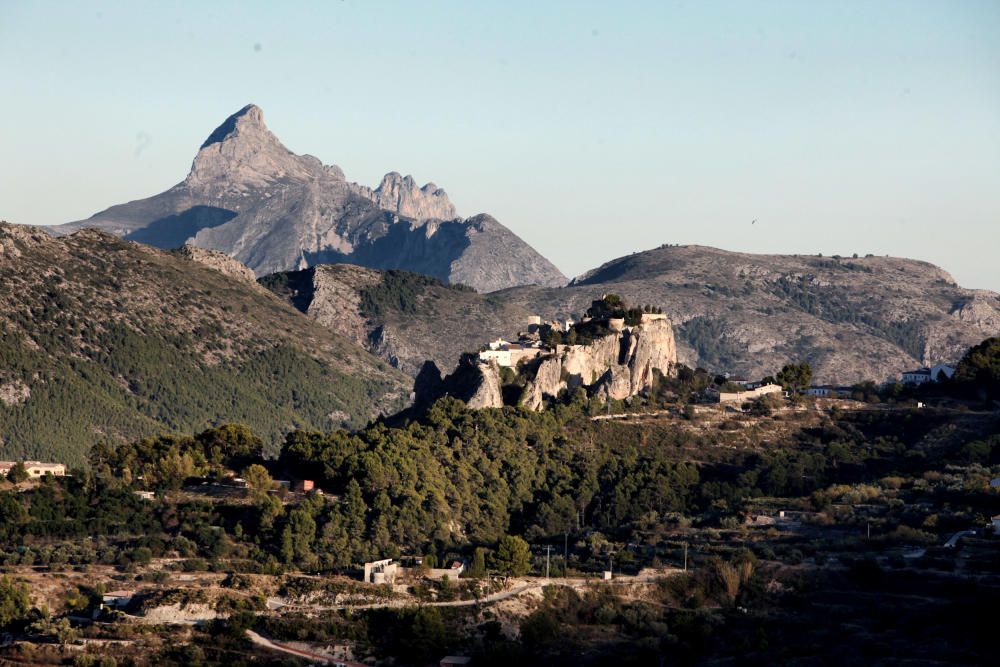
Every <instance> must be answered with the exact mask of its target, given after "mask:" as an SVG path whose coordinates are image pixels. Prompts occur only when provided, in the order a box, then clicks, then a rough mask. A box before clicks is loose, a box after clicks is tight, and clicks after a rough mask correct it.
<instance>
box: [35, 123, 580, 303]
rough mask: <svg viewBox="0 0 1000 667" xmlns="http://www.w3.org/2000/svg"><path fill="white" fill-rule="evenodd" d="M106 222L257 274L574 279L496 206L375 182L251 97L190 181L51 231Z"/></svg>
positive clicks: (524, 281)
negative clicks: (368, 270)
mask: <svg viewBox="0 0 1000 667" xmlns="http://www.w3.org/2000/svg"><path fill="white" fill-rule="evenodd" d="M88 227H92V228H97V229H102V230H105V231H109V232H111V233H114V234H117V235H119V236H123V237H125V238H127V239H129V240H133V241H140V242H142V243H148V244H150V245H153V246H156V247H159V248H168V249H169V248H176V247H178V246H181V245H183V244H184V243H185V242H188V241H190V242H191V243H193V244H194V245H196V246H200V247H203V248H210V249H215V250H220V251H222V252H225V253H226V254H228V255H231V256H232V257H235V258H236V259H238V260H240V261H241V262H243V263H244V264H246V265H247V266H249V267H250V268H251V269H253V270H254V272H255V273H256V274H257V275H258V276H261V275H266V274H270V273H275V272H278V271H288V270H297V269H303V268H306V267H308V266H312V265H314V264H319V263H336V262H350V263H352V264H360V265H363V266H369V267H373V268H377V269H406V270H409V271H416V272H419V273H424V274H426V275H430V276H434V277H436V278H438V279H439V280H442V281H444V282H451V283H463V284H467V285H472V286H473V287H475V288H476V289H478V290H480V291H484V292H488V291H493V290H498V289H502V288H505V287H511V286H515V285H528V284H538V285H563V284H565V283H566V278H565V276H563V275H562V274H561V273H560V272H559V270H558V269H556V267H555V266H553V265H552V264H551V263H550V262H549V261H548V260H546V259H545V258H544V257H542V256H541V255H539V254H538V253H537V252H536V251H535V250H534V249H533V248H531V246H529V245H528V244H527V243H525V242H524V241H522V240H521V239H520V238H518V237H517V236H516V235H515V234H514V233H513V232H511V231H510V230H509V229H507V228H506V227H504V226H503V225H501V224H500V223H499V222H497V221H496V220H495V219H493V218H492V217H490V216H489V215H486V214H480V215H476V216H474V217H471V218H467V219H464V220H463V219H461V218H459V217H457V215H456V213H455V208H454V206H453V205H452V204H451V202H450V201H449V199H448V195H447V194H446V193H445V191H444V190H442V189H441V188H438V187H437V186H436V185H434V184H433V183H428V184H426V185H424V186H422V187H418V186H417V184H416V183H415V182H414V180H413V178H412V177H410V176H401V175H400V174H398V173H396V172H390V173H388V174H386V175H385V177H383V179H382V182H381V183H380V184H379V186H378V187H377V188H375V189H372V188H368V187H366V186H363V185H358V184H357V183H351V182H348V181H347V180H346V179H345V178H344V172H343V171H342V170H341V169H340V167H337V166H335V165H324V164H323V163H321V162H320V161H319V160H318V159H317V158H315V157H313V156H311V155H296V154H295V153H292V152H291V151H289V150H288V149H287V148H285V147H284V146H283V145H282V144H281V142H280V141H279V140H278V138H277V137H276V136H274V134H272V133H271V132H270V131H269V130H268V129H267V127H266V126H265V125H264V115H263V112H262V111H261V110H260V108H258V107H256V106H254V105H252V104H251V105H248V106H246V107H244V108H243V109H240V110H239V111H238V112H236V113H235V114H233V115H232V116H230V117H229V118H227V119H226V120H225V121H224V122H223V123H222V125H220V126H219V127H218V128H216V129H215V131H213V132H212V133H211V134H210V135H209V137H208V139H206V140H205V142H204V143H203V144H202V146H201V148H200V149H199V151H198V153H197V155H196V156H195V158H194V162H193V164H192V166H191V171H190V172H189V173H188V175H187V177H186V178H185V179H184V180H183V181H182V182H181V183H178V184H177V185H175V186H174V187H172V188H170V189H169V190H167V191H165V192H162V193H160V194H158V195H155V196H153V197H149V198H147V199H141V200H138V201H132V202H128V203H126V204H121V205H118V206H112V207H111V208H108V209H106V210H104V211H101V212H99V213H96V214H95V215H93V216H92V217H90V218H88V219H87V220H81V221H77V222H71V223H67V224H65V225H61V226H59V227H55V228H51V230H50V231H52V232H54V233H68V232H72V231H75V230H78V229H83V228H88Z"/></svg>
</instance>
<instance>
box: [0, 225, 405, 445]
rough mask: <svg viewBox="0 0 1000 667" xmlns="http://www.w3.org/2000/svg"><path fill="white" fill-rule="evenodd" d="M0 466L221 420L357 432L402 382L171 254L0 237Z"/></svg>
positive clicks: (27, 231)
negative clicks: (345, 427)
mask: <svg viewBox="0 0 1000 667" xmlns="http://www.w3.org/2000/svg"><path fill="white" fill-rule="evenodd" d="M0 260H2V261H0V284H2V290H0V458H7V459H16V458H23V457H33V458H44V459H57V460H62V461H65V462H67V463H70V464H74V463H80V462H82V460H83V457H84V455H85V453H86V452H87V451H88V449H89V448H90V447H91V446H92V445H93V444H94V443H96V442H98V441H101V440H110V441H112V442H121V441H125V440H131V439H135V438H137V437H142V436H144V435H148V434H152V433H159V432H163V431H191V430H197V429H201V428H205V427H208V426H210V425H212V424H215V423H219V422H223V421H241V422H244V423H247V424H250V425H252V426H253V428H254V429H255V431H256V432H257V433H259V434H260V435H261V436H263V437H264V439H265V441H266V442H268V443H274V442H275V441H276V440H277V439H278V438H279V437H280V436H282V435H283V434H284V433H285V432H287V431H288V430H290V429H293V428H302V427H306V428H322V429H329V428H336V427H338V426H341V425H351V426H360V425H363V424H364V423H365V422H366V421H367V420H368V419H369V418H371V417H374V416H376V415H377V414H379V413H380V412H392V411H395V410H396V409H398V408H399V407H400V406H401V405H402V402H403V399H404V398H405V396H406V394H407V386H406V385H407V381H406V380H405V378H404V377H403V376H402V375H400V374H398V373H397V372H396V371H394V370H393V369H391V368H389V367H388V365H386V364H384V363H382V362H380V361H378V360H377V359H375V358H373V357H371V356H370V355H368V354H367V353H366V352H364V351H363V350H362V349H360V348H358V347H356V346H355V345H353V344H352V343H350V342H349V341H347V340H345V339H343V338H341V337H339V336H337V335H336V334H333V333H331V332H330V331H328V330H326V329H324V328H322V327H319V326H317V325H316V324H314V323H313V322H311V321H310V320H309V319H308V318H305V317H303V316H302V315H301V314H299V313H298V312H296V311H295V310H294V309H292V308H290V307H289V306H287V305H286V304H284V303H282V302H281V301H280V300H279V299H276V298H274V297H273V296H272V295H271V294H269V293H268V292H267V291H265V290H263V289H261V288H260V287H259V286H257V285H255V284H253V283H246V282H243V281H241V280H238V279H234V278H231V277H228V276H225V275H223V274H222V273H219V272H218V271H214V270H212V269H210V268H207V267H205V266H203V265H201V264H198V263H196V262H193V261H190V260H188V259H185V258H184V257H181V256H180V255H178V254H171V253H165V252H162V251H159V250H154V249H152V248H149V247H146V246H141V245H138V244H135V243H130V242H126V241H122V240H120V239H118V238H116V237H114V236H111V235H109V234H104V233H99V232H89V231H88V232H80V233H77V234H74V235H72V236H68V237H63V238H60V239H55V238H52V237H51V236H49V235H48V234H46V233H44V232H42V231H39V230H35V229H31V228H26V227H18V226H14V225H8V224H3V225H2V226H0Z"/></svg>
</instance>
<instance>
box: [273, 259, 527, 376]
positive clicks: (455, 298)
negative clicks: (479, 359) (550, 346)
mask: <svg viewBox="0 0 1000 667" xmlns="http://www.w3.org/2000/svg"><path fill="white" fill-rule="evenodd" d="M260 282H261V283H262V284H263V285H264V286H266V287H268V288H270V289H272V290H273V291H274V292H275V293H276V294H278V295H279V296H281V297H282V298H285V299H286V300H288V301H289V303H291V304H292V305H294V306H295V307H296V308H298V309H299V310H300V311H302V312H303V313H306V314H307V315H308V316H309V317H311V318H313V319H314V320H316V321H317V322H319V323H320V324H322V325H324V326H326V327H328V328H330V329H332V330H334V331H336V332H337V333H339V334H341V335H344V336H346V337H347V338H349V339H351V340H353V341H354V342H356V343H358V344H360V345H363V346H364V347H365V348H366V349H368V350H369V351H370V352H372V353H374V354H376V355H378V356H380V357H382V358H383V359H385V360H386V361H388V362H389V363H391V364H392V365H393V366H396V367H397V368H399V370H401V371H403V372H404V373H407V374H409V375H411V376H413V377H416V375H417V373H419V372H420V369H421V367H422V366H423V363H424V361H426V360H431V361H433V362H434V363H435V364H436V365H437V366H438V368H439V369H451V368H452V367H454V365H455V362H456V361H457V360H458V358H459V356H460V355H461V354H462V353H463V352H471V351H474V350H478V349H479V348H480V346H482V344H483V343H484V342H485V341H486V340H487V339H489V338H497V337H501V336H505V337H512V336H513V335H514V334H516V333H517V331H518V330H519V329H522V328H524V327H525V326H526V324H527V319H528V315H529V312H528V311H527V310H526V309H525V308H523V307H521V306H518V305H512V304H507V303H504V302H503V301H501V300H500V299H498V298H496V297H495V296H493V295H490V294H487V295H482V294H478V293H477V292H475V291H474V290H472V289H469V288H463V287H461V286H455V285H445V284H443V283H442V282H441V281H439V280H437V279H435V278H430V277H427V276H422V275H419V274H415V273H409V272H406V271H386V272H381V271H375V270H372V269H366V268H364V267H360V266H354V265H350V264H334V265H325V264H324V265H320V266H315V267H311V268H308V269H304V270H302V271H291V272H286V273H279V274H274V275H271V276H266V277H264V278H261V281H260Z"/></svg>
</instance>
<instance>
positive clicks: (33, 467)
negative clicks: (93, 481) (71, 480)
mask: <svg viewBox="0 0 1000 667" xmlns="http://www.w3.org/2000/svg"><path fill="white" fill-rule="evenodd" d="M17 464H18V461H0V475H4V476H6V475H7V474H8V473H9V472H10V469H11V468H13V467H14V466H16V465H17ZM24 468H25V470H27V471H28V477H32V478H36V477H44V476H45V475H53V476H54V477H63V476H64V475H65V474H66V465H65V464H63V463H43V462H42V461H24Z"/></svg>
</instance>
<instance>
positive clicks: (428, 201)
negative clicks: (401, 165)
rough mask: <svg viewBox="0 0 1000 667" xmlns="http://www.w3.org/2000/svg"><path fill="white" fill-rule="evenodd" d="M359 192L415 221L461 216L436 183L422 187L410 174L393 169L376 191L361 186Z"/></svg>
mask: <svg viewBox="0 0 1000 667" xmlns="http://www.w3.org/2000/svg"><path fill="white" fill-rule="evenodd" d="M358 192H360V193H362V194H363V195H364V196H366V197H368V198H369V199H371V200H372V201H373V202H374V203H375V205H376V206H378V207H379V208H382V209H385V210H386V211H394V212H395V213H398V214H400V215H404V216H406V217H408V218H413V219H414V220H430V219H436V220H452V219H454V218H456V217H458V216H457V215H456V213H455V207H454V206H453V205H452V203H451V201H450V200H449V199H448V194H447V193H446V192H445V191H444V190H443V189H441V188H439V187H438V186H436V185H434V184H433V183H427V184H426V185H424V186H423V187H419V186H418V185H417V182H416V181H414V180H413V177H412V176H410V175H406V176H402V175H400V174H399V172H395V171H391V172H389V173H388V174H386V175H385V176H383V177H382V182H381V183H380V184H379V186H378V187H377V188H375V189H374V190H372V189H370V188H366V187H364V186H360V187H359V188H358Z"/></svg>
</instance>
